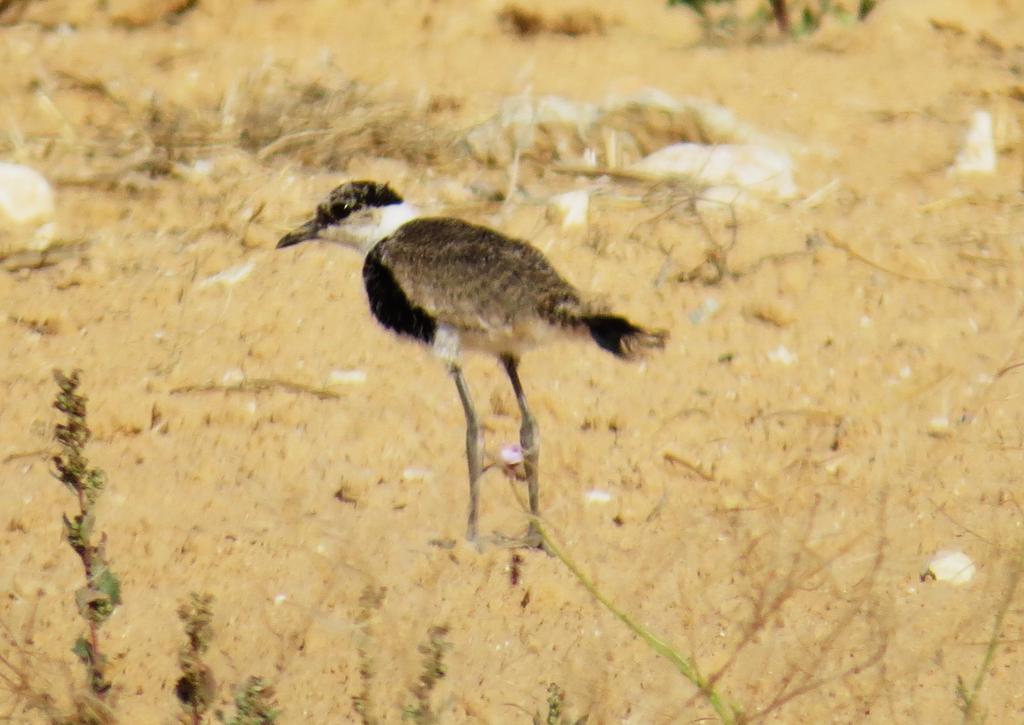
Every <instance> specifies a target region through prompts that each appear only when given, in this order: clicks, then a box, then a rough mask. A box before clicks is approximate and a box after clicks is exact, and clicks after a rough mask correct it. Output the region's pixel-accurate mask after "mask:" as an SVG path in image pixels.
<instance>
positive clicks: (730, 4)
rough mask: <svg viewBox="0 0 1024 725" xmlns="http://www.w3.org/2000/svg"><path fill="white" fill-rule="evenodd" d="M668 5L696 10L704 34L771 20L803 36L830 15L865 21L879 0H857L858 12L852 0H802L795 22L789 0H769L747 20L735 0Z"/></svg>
mask: <svg viewBox="0 0 1024 725" xmlns="http://www.w3.org/2000/svg"><path fill="white" fill-rule="evenodd" d="M668 4H669V5H670V6H672V5H684V6H686V7H688V8H690V10H692V11H693V12H695V13H696V14H697V15H698V16H699V17H700V19H701V24H702V25H703V27H704V33H705V35H707V36H709V37H713V36H719V37H721V36H731V35H735V34H736V32H737V31H738V30H739V29H740V27H741V26H742V25H747V26H764V25H765V24H766V23H767V22H771V21H772V20H774V22H775V25H776V27H777V28H778V29H779V32H780V33H782V34H783V35H795V36H800V35H807V34H809V33H813V32H814V31H815V30H817V29H818V28H819V27H821V23H822V21H823V20H824V18H826V17H828V16H832V17H835V18H837V19H839V20H841V21H844V22H852V21H853V19H854V18H856V19H857V20H864V18H866V17H867V16H868V15H869V14H870V13H871V11H872V10H874V9H875V6H876V5H877V4H878V0H856V6H857V8H856V11H853V10H852V9H849V8H848V7H847V6H848V5H852V4H853V2H852V0H851V1H850V2H837V1H836V0H817V1H816V2H815V3H812V2H811V1H810V0H808V1H807V2H805V3H802V7H800V9H799V11H798V12H797V13H796V17H797V19H796V20H795V21H794V19H793V13H792V11H791V8H790V5H789V4H788V3H787V2H786V0H767V2H766V3H765V4H764V5H763V6H762V7H760V8H758V10H757V12H755V13H754V14H753V15H752V16H751V17H750V18H747V19H746V20H745V21H744V20H743V19H741V18H740V15H739V11H738V10H737V9H736V0H668ZM715 6H722V9H721V10H718V11H715V10H713V8H715Z"/></svg>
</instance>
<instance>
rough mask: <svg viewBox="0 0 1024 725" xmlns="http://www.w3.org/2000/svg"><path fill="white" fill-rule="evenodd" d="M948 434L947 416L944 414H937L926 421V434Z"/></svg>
mask: <svg viewBox="0 0 1024 725" xmlns="http://www.w3.org/2000/svg"><path fill="white" fill-rule="evenodd" d="M949 434H950V427H949V418H948V417H947V416H945V415H937V416H935V417H934V418H932V419H931V420H930V421H928V435H932V436H948V435H949Z"/></svg>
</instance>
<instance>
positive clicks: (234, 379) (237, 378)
mask: <svg viewBox="0 0 1024 725" xmlns="http://www.w3.org/2000/svg"><path fill="white" fill-rule="evenodd" d="M244 381H245V373H244V372H243V371H242V369H241V368H231V369H230V370H228V371H226V372H225V373H224V374H223V375H222V376H221V378H220V382H221V385H241V384H242V383H243V382H244Z"/></svg>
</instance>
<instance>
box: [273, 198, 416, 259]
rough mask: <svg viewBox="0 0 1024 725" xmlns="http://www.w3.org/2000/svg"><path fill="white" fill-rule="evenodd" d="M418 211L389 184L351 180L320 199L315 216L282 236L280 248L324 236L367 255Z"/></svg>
mask: <svg viewBox="0 0 1024 725" xmlns="http://www.w3.org/2000/svg"><path fill="white" fill-rule="evenodd" d="M418 214H419V212H418V210H417V209H415V207H413V206H411V205H410V204H408V203H406V202H404V201H403V200H402V197H400V196H399V195H398V194H396V193H395V192H394V191H393V190H392V189H391V187H390V186H388V185H387V184H379V183H377V182H376V181H349V182H346V183H344V184H342V185H341V186H339V187H337V188H335V189H334V190H333V191H332V192H331V193H330V194H328V195H327V198H326V199H324V200H323V201H322V202H320V205H319V206H317V208H316V214H315V215H314V216H313V218H312V219H310V220H309V221H307V222H306V223H305V224H302V225H301V226H299V227H297V228H296V229H294V230H292V231H291V232H289V233H288V234H285V235H284V236H283V237H281V241H279V242H278V243H277V248H278V249H281V248H283V247H290V246H292V245H294V244H299V243H300V242H305V241H308V240H311V239H322V240H324V241H328V242H336V243H339V244H344V245H346V246H350V247H355V248H357V249H360V250H361V251H362V252H363V253H364V254H365V253H366V252H368V251H369V250H370V249H372V248H373V246H374V245H375V244H376V243H377V242H379V241H380V240H381V239H384V238H385V237H387V236H389V235H391V234H393V233H394V232H395V230H396V229H398V228H399V227H400V226H402V225H403V224H405V223H406V222H407V221H410V220H411V219H414V218H415V217H416V216H418Z"/></svg>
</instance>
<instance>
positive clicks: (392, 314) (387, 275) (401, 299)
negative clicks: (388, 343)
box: [363, 242, 437, 345]
mask: <svg viewBox="0 0 1024 725" xmlns="http://www.w3.org/2000/svg"><path fill="white" fill-rule="evenodd" d="M382 244H383V242H382ZM380 249H381V244H378V245H377V246H376V247H374V248H373V249H372V250H370V253H369V254H368V255H366V261H365V262H364V263H363V284H364V285H365V286H366V296H367V297H368V298H369V300H370V311H371V312H373V316H374V317H376V318H377V321H378V322H379V323H380V324H382V325H384V327H386V328H388V329H389V330H394V331H395V332H397V333H398V334H400V335H406V336H408V337H413V338H415V339H417V340H420V341H421V342H425V343H427V344H428V345H429V344H430V343H431V342H432V341H433V340H434V333H435V332H437V320H435V319H434V318H433V317H431V316H430V315H429V314H428V313H427V311H426V310H424V309H422V308H420V307H416V306H414V305H413V304H412V303H411V302H409V298H408V297H406V295H405V291H404V290H403V289H402V288H401V287H400V286H399V285H398V282H396V281H395V276H394V275H393V274H392V273H391V270H390V269H388V268H387V266H386V265H385V264H384V263H383V262H382V261H381V253H380Z"/></svg>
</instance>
